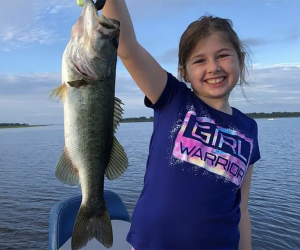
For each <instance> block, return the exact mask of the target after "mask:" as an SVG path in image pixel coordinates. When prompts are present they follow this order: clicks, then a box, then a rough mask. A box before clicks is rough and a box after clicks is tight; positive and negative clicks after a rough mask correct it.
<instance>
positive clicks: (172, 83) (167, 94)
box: [144, 72, 187, 110]
mask: <svg viewBox="0 0 300 250" xmlns="http://www.w3.org/2000/svg"><path fill="white" fill-rule="evenodd" d="M167 74H168V76H167V84H166V86H165V88H164V90H163V92H162V94H161V96H160V97H159V99H158V100H157V102H156V103H155V104H153V103H152V102H151V101H150V100H149V99H148V97H147V96H145V98H144V104H145V106H146V107H147V108H152V109H154V110H161V109H163V108H164V107H165V106H167V105H168V104H170V103H171V102H172V101H173V100H174V97H175V96H176V95H177V94H178V93H180V91H181V90H182V89H184V88H185V89H187V86H186V85H185V84H184V83H183V82H180V81H179V80H178V79H177V78H175V77H174V76H173V75H172V74H171V73H169V72H167Z"/></svg>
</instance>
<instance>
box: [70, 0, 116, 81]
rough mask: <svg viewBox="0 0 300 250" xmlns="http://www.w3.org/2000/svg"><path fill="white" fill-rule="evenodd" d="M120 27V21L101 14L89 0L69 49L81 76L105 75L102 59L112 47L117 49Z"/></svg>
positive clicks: (93, 78) (89, 77)
mask: <svg viewBox="0 0 300 250" xmlns="http://www.w3.org/2000/svg"><path fill="white" fill-rule="evenodd" d="M119 27H120V22H119V21H117V20H115V19H110V18H107V17H105V16H103V15H100V16H99V15H98V11H97V8H96V6H95V4H94V2H93V1H92V0H86V2H85V5H84V8H83V10H82V14H81V16H80V18H79V20H78V21H77V23H76V25H75V27H74V32H73V33H74V36H73V39H72V44H71V45H70V49H69V50H68V52H67V58H68V62H69V63H70V65H72V68H73V69H74V70H75V71H76V72H77V74H78V75H79V76H80V77H82V78H84V79H89V80H95V81H98V80H101V79H104V78H105V77H104V75H105V73H100V72H99V71H100V67H101V66H99V62H100V61H102V62H105V61H107V58H108V57H109V56H110V51H113V49H112V47H114V48H115V49H117V48H118V45H119V33H120V30H119ZM108 45H111V46H108ZM96 64H97V65H96ZM101 72H105V70H101Z"/></svg>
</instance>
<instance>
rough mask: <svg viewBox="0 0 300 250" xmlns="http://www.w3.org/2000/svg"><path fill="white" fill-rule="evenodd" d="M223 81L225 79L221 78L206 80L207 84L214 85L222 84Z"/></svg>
mask: <svg viewBox="0 0 300 250" xmlns="http://www.w3.org/2000/svg"><path fill="white" fill-rule="evenodd" d="M224 79H225V77H222V78H217V79H211V80H207V82H208V83H209V84H216V83H220V82H222V81H223V80H224Z"/></svg>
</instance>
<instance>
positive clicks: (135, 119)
mask: <svg viewBox="0 0 300 250" xmlns="http://www.w3.org/2000/svg"><path fill="white" fill-rule="evenodd" d="M246 115H247V116H249V117H251V118H254V119H256V118H287V117H300V112H272V113H264V112H261V113H256V112H254V113H246ZM121 122H123V123H128V122H153V116H150V117H149V118H147V117H145V116H141V117H131V118H123V119H122V121H121Z"/></svg>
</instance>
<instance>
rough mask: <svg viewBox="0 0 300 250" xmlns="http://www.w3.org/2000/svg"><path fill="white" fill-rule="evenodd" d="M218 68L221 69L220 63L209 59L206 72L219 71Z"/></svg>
mask: <svg viewBox="0 0 300 250" xmlns="http://www.w3.org/2000/svg"><path fill="white" fill-rule="evenodd" d="M220 70H221V68H220V65H219V63H218V61H216V60H211V61H210V62H209V63H208V65H207V71H208V73H216V72H219V71H220Z"/></svg>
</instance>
